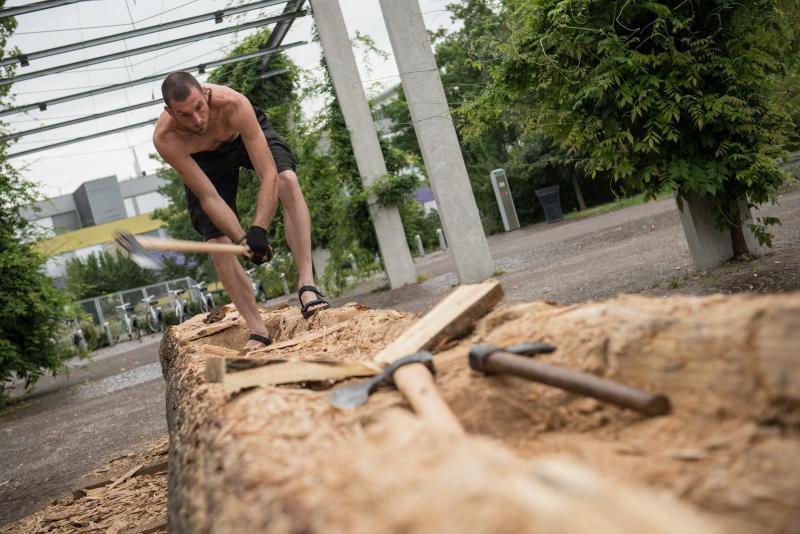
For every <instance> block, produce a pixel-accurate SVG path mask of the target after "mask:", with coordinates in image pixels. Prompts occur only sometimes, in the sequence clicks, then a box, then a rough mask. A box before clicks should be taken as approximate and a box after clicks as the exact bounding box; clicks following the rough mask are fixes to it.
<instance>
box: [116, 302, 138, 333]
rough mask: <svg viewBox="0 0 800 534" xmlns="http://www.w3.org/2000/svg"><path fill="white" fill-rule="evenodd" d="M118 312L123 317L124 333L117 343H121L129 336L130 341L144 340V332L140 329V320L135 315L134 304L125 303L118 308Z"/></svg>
mask: <svg viewBox="0 0 800 534" xmlns="http://www.w3.org/2000/svg"><path fill="white" fill-rule="evenodd" d="M116 309H117V312H118V313H119V314H120V315H122V326H123V328H124V332H123V333H122V335H121V336H120V339H118V340H117V342H119V341H121V340H122V338H123V336H127V338H128V340H132V339H134V337H135V338H136V339H142V330H141V328H139V319H138V318H137V317H136V314H135V313H133V304H129V303H125V304H123V305H122V306H117V307H116Z"/></svg>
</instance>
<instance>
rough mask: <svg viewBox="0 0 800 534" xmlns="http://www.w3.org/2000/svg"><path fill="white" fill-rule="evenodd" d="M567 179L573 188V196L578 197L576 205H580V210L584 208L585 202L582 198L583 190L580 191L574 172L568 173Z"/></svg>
mask: <svg viewBox="0 0 800 534" xmlns="http://www.w3.org/2000/svg"><path fill="white" fill-rule="evenodd" d="M569 179H570V181H571V182H572V188H573V189H575V196H576V197H577V198H578V205H579V206H580V209H581V211H584V210H586V202H585V201H584V200H583V191H581V186H580V184H579V183H578V179H577V178H576V177H575V175H574V174H570V178H569Z"/></svg>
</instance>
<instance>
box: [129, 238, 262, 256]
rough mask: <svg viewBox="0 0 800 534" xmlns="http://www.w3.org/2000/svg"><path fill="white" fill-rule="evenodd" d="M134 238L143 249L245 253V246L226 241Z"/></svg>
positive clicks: (205, 252)
mask: <svg viewBox="0 0 800 534" xmlns="http://www.w3.org/2000/svg"><path fill="white" fill-rule="evenodd" d="M136 240H137V241H138V242H139V244H140V245H141V246H142V248H143V249H145V250H159V251H164V252H195V253H198V254H211V253H213V252H221V253H224V254H239V255H242V254H245V253H247V247H245V246H244V245H234V244H227V243H206V242H202V241H187V240H183V239H161V238H158V237H137V238H136Z"/></svg>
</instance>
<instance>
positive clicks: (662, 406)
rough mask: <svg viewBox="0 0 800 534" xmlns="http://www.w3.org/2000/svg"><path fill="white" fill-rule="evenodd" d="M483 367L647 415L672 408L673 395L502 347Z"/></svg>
mask: <svg viewBox="0 0 800 534" xmlns="http://www.w3.org/2000/svg"><path fill="white" fill-rule="evenodd" d="M483 367H484V370H485V371H490V372H492V373H498V374H510V375H515V376H519V377H522V378H527V379H528V380H533V381H535V382H541V383H542V384H547V385H549V386H554V387H557V388H561V389H563V390H566V391H570V392H572V393H578V394H580V395H586V396H587V397H592V398H594V399H598V400H601V401H604V402H609V403H611V404H616V405H617V406H621V407H623V408H630V409H631V410H636V411H637V412H641V413H643V414H646V415H664V414H667V413H669V412H670V410H671V406H670V402H669V399H668V398H667V397H665V396H663V395H655V394H653V393H649V392H647V391H642V390H640V389H636V388H632V387H630V386H626V385H624V384H620V383H619V382H615V381H613V380H609V379H607V378H601V377H599V376H596V375H593V374H591V373H584V372H580V371H574V370H572V369H566V368H564V367H559V366H557V365H550V364H547V363H544V362H539V361H536V360H532V359H530V358H527V357H525V356H519V355H517V354H511V353H510V352H503V351H498V352H495V353H493V354H491V355H490V356H489V357H487V358H486V360H485V361H484V362H483Z"/></svg>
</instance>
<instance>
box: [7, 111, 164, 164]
mask: <svg viewBox="0 0 800 534" xmlns="http://www.w3.org/2000/svg"><path fill="white" fill-rule="evenodd" d="M157 121H158V118H155V119H150V120H146V121H143V122H137V123H136V124H129V125H128V126H121V127H119V128H114V129H113V130H106V131H104V132H98V133H95V134H92V135H84V136H83V137H76V138H75V139H69V140H67V141H61V142H60V143H53V144H52V145H45V146H40V147H36V148H30V149H28V150H23V151H21V152H12V153H11V154H7V155H6V157H7V158H9V159H11V158H16V157H19V156H25V155H27V154H33V153H34V152H41V151H42V150H49V149H51V148H58V147H60V146H65V145H71V144H73V143H79V142H81V141H88V140H89V139H94V138H95V137H103V136H104V135H111V134H115V133H119V132H124V131H125V130H132V129H133V128H139V127H141V126H147V125H148V124H153V123H155V122H157Z"/></svg>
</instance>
